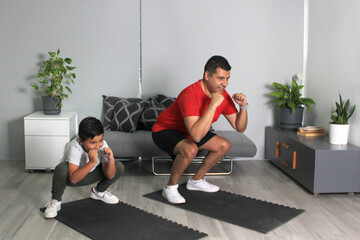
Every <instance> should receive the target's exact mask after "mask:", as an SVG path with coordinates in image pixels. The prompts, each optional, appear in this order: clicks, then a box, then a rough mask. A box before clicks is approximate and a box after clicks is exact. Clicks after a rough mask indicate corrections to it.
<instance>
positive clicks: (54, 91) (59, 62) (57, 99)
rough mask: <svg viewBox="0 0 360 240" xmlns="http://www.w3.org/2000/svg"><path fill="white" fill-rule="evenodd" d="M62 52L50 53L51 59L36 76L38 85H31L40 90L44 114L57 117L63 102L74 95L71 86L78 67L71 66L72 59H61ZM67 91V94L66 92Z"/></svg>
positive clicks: (46, 61)
mask: <svg viewBox="0 0 360 240" xmlns="http://www.w3.org/2000/svg"><path fill="white" fill-rule="evenodd" d="M59 54H60V50H59V49H58V50H57V52H49V56H50V58H49V59H47V60H45V61H43V62H42V64H41V66H40V69H39V73H38V74H37V75H36V77H35V78H36V80H37V84H33V85H31V87H32V88H33V89H35V90H39V91H40V93H41V95H42V99H43V108H44V114H47V115H57V114H60V112H61V106H62V100H64V99H65V98H68V94H67V93H72V91H71V89H70V87H69V85H70V84H74V79H75V78H76V74H75V73H73V72H72V71H73V70H74V69H75V68H76V67H72V66H70V64H71V62H72V60H71V59H70V58H65V59H63V58H61V57H59ZM65 90H66V92H65Z"/></svg>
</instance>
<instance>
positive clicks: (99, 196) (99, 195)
mask: <svg viewBox="0 0 360 240" xmlns="http://www.w3.org/2000/svg"><path fill="white" fill-rule="evenodd" d="M90 197H91V198H92V199H95V200H101V201H103V202H104V203H108V204H117V203H119V199H118V198H117V197H116V196H115V195H112V194H111V191H110V189H107V190H106V191H105V192H97V191H96V190H95V187H92V188H91V191H90Z"/></svg>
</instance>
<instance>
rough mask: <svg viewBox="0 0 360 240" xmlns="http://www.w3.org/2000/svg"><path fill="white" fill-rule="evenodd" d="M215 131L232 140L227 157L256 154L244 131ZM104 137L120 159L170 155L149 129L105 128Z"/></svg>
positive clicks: (253, 145) (202, 153)
mask: <svg viewBox="0 0 360 240" xmlns="http://www.w3.org/2000/svg"><path fill="white" fill-rule="evenodd" d="M215 133H216V134H218V135H220V136H222V137H224V138H226V139H228V140H230V142H231V148H230V150H229V151H228V153H227V154H226V156H227V157H229V158H230V157H231V158H242V157H254V156H255V154H256V150H257V149H256V146H255V144H254V142H253V141H251V140H250V139H249V138H248V137H247V136H246V135H245V134H244V133H240V132H236V131H215ZM104 139H105V140H106V142H107V143H108V144H109V146H110V147H111V149H112V150H113V152H114V156H115V158H118V159H122V158H134V157H141V158H143V159H147V158H152V157H164V158H165V157H169V155H168V154H167V153H165V152H164V151H162V150H160V149H159V148H158V147H157V146H156V145H155V144H154V143H153V140H152V136H151V131H148V130H137V131H136V132H134V133H128V132H121V131H110V130H105V136H104ZM204 154H206V152H201V153H200V156H201V155H202V156H203V155H204Z"/></svg>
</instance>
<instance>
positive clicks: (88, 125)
mask: <svg viewBox="0 0 360 240" xmlns="http://www.w3.org/2000/svg"><path fill="white" fill-rule="evenodd" d="M101 134H104V127H103V125H102V123H101V121H100V120H99V119H97V118H95V117H86V118H84V119H83V120H82V121H81V122H80V124H79V137H80V139H81V140H82V141H86V140H88V139H93V138H94V137H96V136H99V135H101Z"/></svg>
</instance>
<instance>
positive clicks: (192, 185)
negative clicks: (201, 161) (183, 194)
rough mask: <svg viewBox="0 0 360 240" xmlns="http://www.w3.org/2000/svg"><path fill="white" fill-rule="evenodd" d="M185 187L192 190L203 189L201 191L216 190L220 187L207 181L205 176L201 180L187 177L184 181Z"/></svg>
mask: <svg viewBox="0 0 360 240" xmlns="http://www.w3.org/2000/svg"><path fill="white" fill-rule="evenodd" d="M186 188H187V189H188V190H192V191H203V192H218V191H219V190H220V188H219V187H218V186H216V185H214V184H211V183H208V182H207V181H206V180H205V178H203V179H201V180H193V179H192V178H189V180H188V181H187V183H186Z"/></svg>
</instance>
